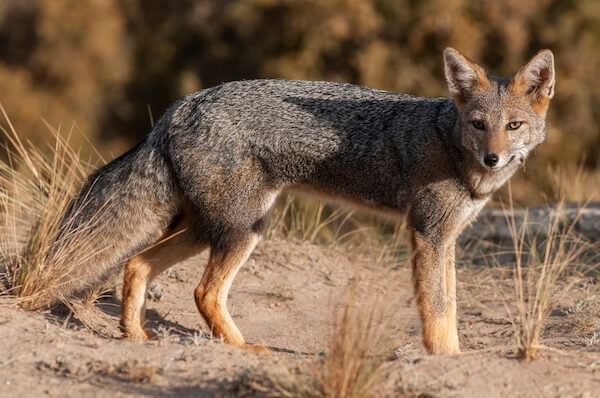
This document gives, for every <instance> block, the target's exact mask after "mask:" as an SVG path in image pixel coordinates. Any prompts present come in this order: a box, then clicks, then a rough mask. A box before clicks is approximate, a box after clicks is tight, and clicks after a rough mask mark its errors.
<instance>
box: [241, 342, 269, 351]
mask: <svg viewBox="0 0 600 398" xmlns="http://www.w3.org/2000/svg"><path fill="white" fill-rule="evenodd" d="M241 348H244V349H246V350H250V351H254V352H259V353H268V352H269V349H268V348H267V347H265V346H264V345H261V344H247V343H244V345H242V347H241Z"/></svg>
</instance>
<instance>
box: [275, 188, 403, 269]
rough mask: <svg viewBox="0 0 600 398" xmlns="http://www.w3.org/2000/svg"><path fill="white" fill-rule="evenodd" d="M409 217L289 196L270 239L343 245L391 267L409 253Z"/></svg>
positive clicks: (278, 208) (282, 203)
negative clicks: (380, 214) (394, 218)
mask: <svg viewBox="0 0 600 398" xmlns="http://www.w3.org/2000/svg"><path fill="white" fill-rule="evenodd" d="M407 230H408V229H407V222H406V218H401V219H399V220H397V221H395V222H394V221H390V220H386V219H384V218H381V217H378V216H375V215H371V214H363V213H361V212H356V211H354V210H353V209H352V208H347V207H345V206H343V205H342V206H339V205H331V204H327V203H324V202H321V201H317V200H314V199H311V198H304V197H303V198H297V197H296V196H294V195H287V196H285V197H284V198H282V200H281V201H280V202H279V203H278V204H277V205H276V206H275V209H274V211H273V215H272V217H271V219H270V221H269V226H268V228H267V232H266V238H267V239H268V238H273V237H281V238H284V239H291V240H299V241H302V242H310V243H312V244H316V245H324V246H342V247H344V248H346V249H348V250H351V251H352V252H354V253H360V254H363V255H367V256H369V258H372V259H373V263H374V264H376V265H381V266H384V267H388V268H393V267H396V266H398V264H403V263H405V261H406V260H407V258H408V256H409V248H408V235H407Z"/></svg>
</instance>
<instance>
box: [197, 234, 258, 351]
mask: <svg viewBox="0 0 600 398" xmlns="http://www.w3.org/2000/svg"><path fill="white" fill-rule="evenodd" d="M259 240H260V234H258V233H256V232H255V231H248V232H247V233H236V234H235V235H231V236H229V237H222V238H221V239H220V242H219V244H218V245H212V247H211V253H210V258H209V260H208V265H207V267H206V269H205V271H204V274H203V275H202V280H201V281H200V283H199V284H198V287H197V288H196V290H195V292H194V297H195V300H196V306H197V307H198V310H199V311H200V314H201V315H202V316H203V318H204V319H205V320H206V323H207V324H208V327H209V328H210V329H211V332H212V334H213V335H214V336H215V337H220V338H223V340H224V341H225V342H226V343H228V344H231V345H233V346H236V347H243V348H248V349H250V350H253V351H256V352H261V351H266V349H265V348H264V347H263V346H260V345H251V344H247V343H246V341H245V340H244V337H243V336H242V334H241V332H240V330H239V329H238V328H237V326H236V325H235V323H234V322H233V319H231V316H230V315H229V312H228V310H227V296H228V294H229V288H230V287H231V283H232V282H233V279H234V278H235V276H236V274H237V272H238V271H239V269H240V267H241V266H242V265H243V264H244V262H245V261H246V260H247V259H248V257H249V256H250V253H252V250H254V248H255V247H256V244H257V243H258V241H259Z"/></svg>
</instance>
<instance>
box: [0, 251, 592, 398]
mask: <svg viewBox="0 0 600 398" xmlns="http://www.w3.org/2000/svg"><path fill="white" fill-rule="evenodd" d="M205 262H206V254H202V255H199V256H197V257H196V258H193V259H191V260H189V261H187V262H186V263H182V264H179V265H176V266H175V267H173V268H172V269H171V270H170V271H168V272H167V273H164V274H163V275H161V276H160V277H159V278H158V279H157V280H156V284H157V286H155V287H153V288H152V292H153V294H154V300H149V302H148V314H147V317H148V324H149V326H150V327H152V328H154V329H155V330H157V331H158V333H159V335H160V339H159V340H158V341H150V342H132V341H126V340H122V339H120V338H118V337H117V336H118V329H117V325H118V316H119V315H118V314H119V304H120V292H119V287H117V293H115V294H114V295H112V296H111V297H108V298H106V299H103V300H102V304H101V305H100V306H99V308H100V309H101V310H102V313H103V314H104V316H105V318H106V323H105V324H103V325H102V327H99V328H98V329H99V330H100V331H101V333H95V332H92V331H90V330H89V329H86V328H84V327H82V326H81V324H80V323H79V322H77V321H76V320H73V319H72V318H71V317H69V316H65V315H64V314H57V313H50V312H48V313H40V312H25V311H22V310H19V309H16V308H14V307H13V306H10V305H8V304H2V302H0V396H1V397H19V396H32V397H37V396H56V397H59V396H60V397H64V396H84V397H88V396H89V397H109V396H110V397H126V396H156V397H171V396H172V397H264V396H277V394H276V393H275V392H273V390H272V388H271V384H270V382H269V377H268V375H272V374H280V373H281V372H291V373H290V374H292V375H294V374H297V375H299V376H298V377H300V378H301V377H308V376H307V375H309V374H310V372H312V371H314V369H315V368H316V367H315V366H314V365H311V363H313V362H315V361H318V360H319V358H322V353H323V352H326V351H327V350H328V345H329V341H330V339H331V333H332V330H333V323H334V318H335V317H334V316H333V314H335V313H338V312H339V310H340V308H341V306H342V304H343V303H344V302H345V296H346V292H347V290H348V287H349V285H350V283H351V282H350V281H351V280H352V279H354V278H356V277H358V276H361V278H363V277H365V276H366V277H367V279H368V278H374V279H375V280H376V281H378V282H377V283H378V286H379V288H380V289H383V290H387V291H389V292H394V299H393V302H392V303H391V311H390V313H389V316H388V319H386V322H387V323H389V325H392V327H390V328H389V332H388V333H387V334H386V338H387V339H388V340H389V343H390V347H391V348H390V350H389V352H387V353H385V354H386V357H388V358H389V359H388V360H387V361H386V362H385V364H384V365H383V369H382V372H383V375H384V377H383V380H382V381H381V383H380V384H379V386H378V387H377V390H376V396H382V397H398V396H408V397H482V396H485V397H503V398H506V397H590V398H591V397H600V287H599V286H598V281H596V282H595V284H594V281H593V280H592V279H590V278H585V277H583V276H579V277H577V278H575V277H571V278H569V280H567V281H565V282H564V284H561V285H560V286H556V292H555V293H556V296H557V297H559V299H560V300H559V302H558V303H557V304H556V305H555V307H554V310H553V311H552V314H551V315H550V317H549V319H548V322H547V324H546V328H545V329H544V333H543V336H542V343H543V344H544V345H546V346H548V347H549V348H548V349H544V350H542V352H541V355H540V358H539V359H537V360H534V361H530V362H526V361H521V360H518V359H516V354H515V352H516V349H515V336H514V327H513V324H512V322H511V318H510V316H509V315H508V314H507V308H509V309H513V311H514V308H513V306H512V304H511V303H512V301H511V300H512V299H511V296H510V294H511V289H512V287H511V286H512V282H511V279H510V275H509V272H505V270H501V269H500V270H499V269H491V268H486V267H468V266H465V265H463V266H461V267H459V271H458V297H459V298H458V300H459V334H460V340H461V348H462V350H463V353H462V354H461V355H458V356H428V355H426V353H425V351H424V350H423V348H422V345H421V341H420V339H421V338H420V325H419V321H418V316H417V312H416V309H415V303H414V300H413V299H412V288H411V282H410V270H409V268H408V267H406V266H402V267H399V268H398V269H395V270H387V271H386V270H383V269H382V266H379V265H374V264H372V263H371V262H370V261H369V260H368V259H366V258H364V257H363V256H360V255H358V254H353V253H351V252H348V251H345V250H343V249H341V248H327V247H319V246H314V245H310V244H307V243H295V242H288V241H284V240H271V241H268V242H262V243H261V244H260V246H259V247H258V248H257V250H256V251H255V252H254V254H253V255H252V257H251V258H250V260H249V262H248V263H247V264H246V266H245V267H244V268H243V269H242V270H241V271H240V273H239V275H238V277H237V279H236V281H235V283H234V285H233V288H232V291H231V295H230V298H229V308H230V312H231V314H232V316H233V319H234V320H235V321H236V323H237V325H238V326H239V328H240V329H241V330H242V332H243V333H244V335H245V337H246V340H247V341H249V342H256V343H261V344H264V345H266V346H268V347H270V348H271V349H272V351H271V352H270V353H269V354H255V353H252V352H246V351H244V350H240V349H235V348H232V347H229V346H226V345H224V344H222V343H221V342H219V341H214V340H211V339H209V338H207V337H206V332H207V330H206V326H205V324H204V322H203V321H202V319H201V318H200V316H199V315H198V313H197V311H196V308H195V305H194V302H193V296H192V293H193V290H194V287H195V286H196V284H197V283H198V281H199V279H200V276H201V272H202V269H203V267H204V264H205ZM382 275H383V276H382ZM367 285H368V283H367V282H365V283H364V284H363V289H367V287H365V286H367ZM566 285H572V287H571V288H570V289H569V290H568V291H566V290H565V286H566ZM562 293H564V294H562Z"/></svg>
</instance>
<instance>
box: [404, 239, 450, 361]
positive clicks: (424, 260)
mask: <svg viewBox="0 0 600 398" xmlns="http://www.w3.org/2000/svg"><path fill="white" fill-rule="evenodd" d="M411 235H412V236H411V241H412V246H413V283H414V286H415V296H416V300H417V305H418V307H419V314H420V315H421V321H422V323H423V343H424V345H425V348H426V349H427V351H428V352H429V353H430V354H453V353H458V352H460V349H459V345H458V335H457V330H456V293H455V290H456V289H455V272H454V247H452V248H445V249H444V248H438V247H435V246H434V245H433V244H431V243H430V242H428V241H427V240H425V239H423V237H421V236H419V235H418V234H417V233H415V232H413V233H412V234H411ZM450 252H452V253H450Z"/></svg>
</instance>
